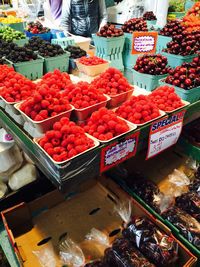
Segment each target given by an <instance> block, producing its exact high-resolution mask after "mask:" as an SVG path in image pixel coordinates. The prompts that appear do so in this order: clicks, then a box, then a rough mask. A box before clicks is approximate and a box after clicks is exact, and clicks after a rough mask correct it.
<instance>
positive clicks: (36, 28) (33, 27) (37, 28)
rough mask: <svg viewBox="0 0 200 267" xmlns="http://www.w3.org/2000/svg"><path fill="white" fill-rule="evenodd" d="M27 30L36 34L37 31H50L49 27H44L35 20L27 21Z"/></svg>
mask: <svg viewBox="0 0 200 267" xmlns="http://www.w3.org/2000/svg"><path fill="white" fill-rule="evenodd" d="M27 31H29V32H31V33H33V34H38V33H47V32H50V29H49V28H47V27H44V26H43V25H42V24H41V23H40V22H39V21H37V22H30V23H28V25H27Z"/></svg>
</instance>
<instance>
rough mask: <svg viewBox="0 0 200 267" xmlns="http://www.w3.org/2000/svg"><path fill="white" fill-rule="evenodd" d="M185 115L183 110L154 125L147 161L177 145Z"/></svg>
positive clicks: (152, 126) (151, 131) (151, 130)
mask: <svg viewBox="0 0 200 267" xmlns="http://www.w3.org/2000/svg"><path fill="white" fill-rule="evenodd" d="M184 115H185V110H182V111H180V112H177V113H175V114H173V115H172V116H170V117H165V118H163V119H161V120H158V121H155V122H153V123H152V125H151V129H150V135H149V144H148V152H147V157H146V159H149V158H152V157H154V156H156V155H157V154H159V153H160V152H162V151H164V150H165V149H167V148H169V147H170V146H173V145H174V144H176V142H177V141H178V139H179V137H180V134H181V131H182V127H183V119H184Z"/></svg>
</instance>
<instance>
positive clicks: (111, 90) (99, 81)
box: [92, 68, 133, 96]
mask: <svg viewBox="0 0 200 267" xmlns="http://www.w3.org/2000/svg"><path fill="white" fill-rule="evenodd" d="M92 84H93V85H95V86H96V87H97V88H98V89H99V90H101V91H102V92H103V93H104V94H107V95H110V96H112V95H118V94H121V93H124V92H127V91H130V90H131V89H133V87H131V85H130V84H129V83H128V81H127V79H126V78H125V77H124V76H123V74H122V73H121V72H120V71H119V70H118V69H115V68H109V69H107V70H106V71H105V72H103V73H102V74H100V75H99V76H98V77H97V78H95V79H94V80H93V81H92Z"/></svg>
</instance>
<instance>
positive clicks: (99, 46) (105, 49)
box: [92, 34, 125, 57]
mask: <svg viewBox="0 0 200 267" xmlns="http://www.w3.org/2000/svg"><path fill="white" fill-rule="evenodd" d="M92 37H93V40H94V44H95V48H96V53H97V54H98V55H104V56H106V57H107V56H111V55H116V54H122V52H123V48H124V42H125V37H124V36H119V37H113V38H105V37H100V36H97V35H96V34H93V35H92Z"/></svg>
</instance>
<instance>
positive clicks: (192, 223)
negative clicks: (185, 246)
mask: <svg viewBox="0 0 200 267" xmlns="http://www.w3.org/2000/svg"><path fill="white" fill-rule="evenodd" d="M162 215H163V217H164V218H165V219H167V220H168V221H169V222H171V223H172V224H173V225H174V226H175V227H177V228H178V229H179V231H180V233H181V234H182V235H183V236H184V237H185V238H186V239H187V240H188V241H189V242H190V243H192V244H193V245H194V246H196V247H197V248H199V249H200V223H199V222H198V221H197V220H196V219H195V218H193V217H192V216H191V215H189V214H188V213H186V212H185V211H183V210H181V209H179V208H178V207H172V208H170V209H169V210H168V211H166V212H164V213H163V214H162Z"/></svg>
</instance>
